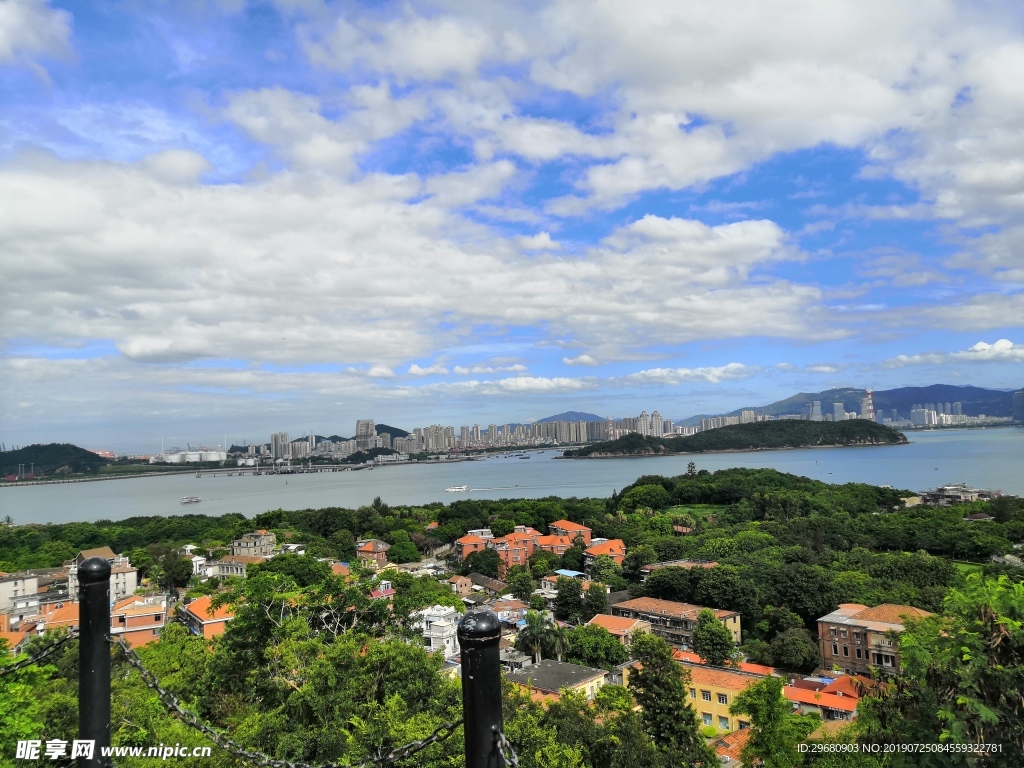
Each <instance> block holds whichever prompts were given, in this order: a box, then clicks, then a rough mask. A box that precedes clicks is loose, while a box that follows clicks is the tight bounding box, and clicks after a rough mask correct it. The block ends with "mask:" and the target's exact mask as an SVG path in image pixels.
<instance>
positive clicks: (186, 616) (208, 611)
mask: <svg viewBox="0 0 1024 768" xmlns="http://www.w3.org/2000/svg"><path fill="white" fill-rule="evenodd" d="M177 616H178V620H179V621H181V623H182V624H184V625H185V626H186V627H188V628H189V631H191V632H192V634H194V635H201V636H202V637H205V638H206V639H207V640H210V639H212V638H214V637H216V636H217V635H221V634H224V630H225V628H226V627H227V623H228V622H229V621H231V619H233V618H235V614H234V613H233V612H232V611H231V609H230V608H228V607H227V606H226V605H222V606H221V607H220V608H213V607H212V606H211V598H210V596H209V595H203V596H202V597H199V598H196V599H195V600H192V601H191V602H188V603H186V604H185V605H183V606H181V607H179V608H178V614H177Z"/></svg>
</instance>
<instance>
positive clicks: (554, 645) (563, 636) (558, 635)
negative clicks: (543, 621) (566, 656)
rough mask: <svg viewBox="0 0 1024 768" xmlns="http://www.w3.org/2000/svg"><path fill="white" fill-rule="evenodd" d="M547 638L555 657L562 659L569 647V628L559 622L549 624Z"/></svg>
mask: <svg viewBox="0 0 1024 768" xmlns="http://www.w3.org/2000/svg"><path fill="white" fill-rule="evenodd" d="M547 640H548V642H549V643H550V645H551V650H552V651H553V652H554V654H555V658H556V659H558V661H561V660H562V654H563V653H565V652H566V651H567V650H568V649H569V630H567V629H566V628H565V627H563V626H561V625H559V624H549V625H548V636H547Z"/></svg>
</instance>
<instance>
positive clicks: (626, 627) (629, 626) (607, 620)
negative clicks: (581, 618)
mask: <svg viewBox="0 0 1024 768" xmlns="http://www.w3.org/2000/svg"><path fill="white" fill-rule="evenodd" d="M640 622H643V623H644V624H647V622H646V621H643V619H627V618H626V617H625V616H609V615H607V614H605V613H599V614H597V615H596V616H595V617H594V618H592V619H591V620H590V621H588V622H587V624H594V625H596V626H598V627H604V628H605V629H607V630H608V631H609V632H611V633H612V634H613V635H628V634H630V633H631V632H632V631H633V630H634V629H636V625H637V624H639V623H640Z"/></svg>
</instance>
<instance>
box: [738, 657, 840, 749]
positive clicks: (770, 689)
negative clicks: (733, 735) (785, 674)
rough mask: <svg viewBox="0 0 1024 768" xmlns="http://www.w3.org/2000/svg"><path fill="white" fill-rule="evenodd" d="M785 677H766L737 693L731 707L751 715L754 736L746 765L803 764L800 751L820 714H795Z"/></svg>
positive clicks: (748, 747) (815, 726) (739, 712)
mask: <svg viewBox="0 0 1024 768" xmlns="http://www.w3.org/2000/svg"><path fill="white" fill-rule="evenodd" d="M783 684H784V683H783V680H782V678H781V677H766V678H764V679H763V680H761V681H760V682H758V683H755V684H754V685H752V686H750V687H749V688H747V689H746V690H745V691H743V692H742V693H740V694H739V695H737V696H736V699H735V701H733V703H732V705H731V706H730V707H729V712H731V713H732V714H734V715H749V716H750V738H749V739H748V740H747V743H746V745H745V746H744V747H743V752H742V753H741V754H742V758H743V765H745V766H747V765H764V766H771V768H793V767H794V766H798V765H800V763H801V761H802V755H801V754H800V752H798V751H797V745H798V744H800V743H801V742H802V741H803V740H804V739H805V738H807V735H808V734H809V733H810V732H811V731H813V730H814V729H815V728H817V727H818V725H819V724H820V723H821V718H819V717H818V716H817V715H794V714H792V711H791V708H790V704H789V700H788V699H786V697H785V696H783V695H782V686H783Z"/></svg>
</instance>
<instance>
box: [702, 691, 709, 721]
mask: <svg viewBox="0 0 1024 768" xmlns="http://www.w3.org/2000/svg"><path fill="white" fill-rule="evenodd" d="M700 697H701V698H702V699H704V701H711V691H701V692H700ZM708 725H711V723H708Z"/></svg>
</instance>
